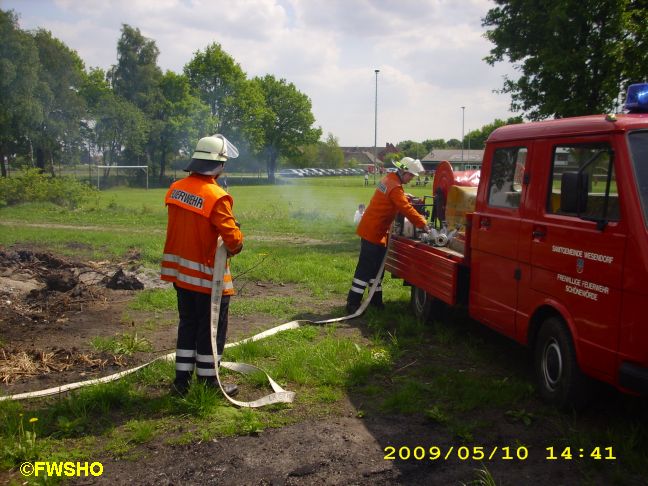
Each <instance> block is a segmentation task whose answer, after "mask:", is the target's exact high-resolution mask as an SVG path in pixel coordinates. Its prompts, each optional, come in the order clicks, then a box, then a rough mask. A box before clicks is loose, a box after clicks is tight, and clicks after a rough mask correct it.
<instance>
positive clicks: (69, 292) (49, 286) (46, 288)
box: [0, 250, 144, 325]
mask: <svg viewBox="0 0 648 486" xmlns="http://www.w3.org/2000/svg"><path fill="white" fill-rule="evenodd" d="M0 269H1V270H0V303H2V304H3V308H4V310H5V312H4V313H3V315H2V316H0V322H4V323H6V324H16V325H26V324H28V323H53V322H56V321H58V320H59V319H61V318H62V317H63V316H64V315H65V314H66V313H67V312H70V311H83V309H84V306H87V305H89V304H92V303H96V302H99V301H101V300H104V299H105V292H104V289H105V288H109V289H124V290H140V289H143V288H144V283H143V282H142V281H140V279H139V278H138V276H137V275H136V274H135V273H134V272H132V271H127V270H124V268H122V266H121V265H120V264H114V263H110V262H86V263H82V262H78V261H72V260H66V259H63V258H61V257H58V256H54V255H52V254H50V253H43V252H35V251H31V250H17V251H14V250H0Z"/></svg>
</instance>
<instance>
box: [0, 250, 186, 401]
mask: <svg viewBox="0 0 648 486" xmlns="http://www.w3.org/2000/svg"><path fill="white" fill-rule="evenodd" d="M127 257H128V260H127V261H125V262H122V263H114V262H108V261H103V262H92V261H87V262H81V261H77V260H72V259H68V258H64V257H60V256H57V255H53V254H51V253H48V252H39V251H34V250H30V249H19V250H11V249H0V304H1V307H2V310H3V311H2V313H0V392H1V393H6V394H13V393H21V392H23V391H33V390H36V389H42V388H47V387H49V386H58V385H61V384H64V383H69V382H71V381H77V380H80V379H88V378H94V377H96V376H98V375H105V374H109V373H112V372H115V371H118V370H120V369H123V368H124V367H127V366H131V365H133V364H135V363H138V362H142V361H144V360H145V359H147V358H148V357H149V356H148V354H150V353H143V354H140V355H135V356H129V357H125V356H120V355H114V354H112V353H108V352H98V351H96V350H94V349H93V348H92V345H91V341H92V339H93V338H96V337H97V336H101V337H113V336H114V335H115V334H119V333H124V332H127V331H128V329H127V328H128V326H129V323H124V322H123V319H122V314H123V311H124V308H125V306H126V304H127V303H128V301H129V300H130V299H131V298H132V296H133V295H134V291H136V290H141V289H144V288H147V287H156V286H161V285H163V284H162V283H161V282H160V281H159V280H158V279H156V278H152V277H151V275H150V271H149V272H147V271H145V270H144V269H142V268H141V266H140V265H139V264H137V261H136V258H138V257H139V255H135V254H129V255H127ZM130 324H131V325H134V323H130ZM125 327H126V329H125ZM162 334H163V336H162V337H161V338H160V342H155V343H154V346H153V347H154V349H160V347H158V346H161V348H162V349H169V348H171V347H172V345H173V333H172V332H169V330H168V329H164V330H163V331H162Z"/></svg>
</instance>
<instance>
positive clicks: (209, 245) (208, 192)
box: [161, 173, 243, 295]
mask: <svg viewBox="0 0 648 486" xmlns="http://www.w3.org/2000/svg"><path fill="white" fill-rule="evenodd" d="M164 202H165V204H166V205H167V207H168V211H169V221H168V225H167V236H166V242H165V244H164V254H163V256H162V271H161V274H162V275H161V278H162V280H166V281H167V282H173V283H175V284H176V285H177V286H178V287H182V288H185V289H188V290H193V291H195V292H201V293H204V294H211V286H212V274H213V267H214V257H215V254H216V243H217V240H218V237H219V236H220V237H221V238H223V243H224V244H225V247H226V248H227V250H228V251H229V253H231V254H236V253H238V252H239V251H241V248H242V247H243V234H242V233H241V231H240V230H239V228H238V227H237V226H236V220H235V219H234V215H233V214H232V205H233V204H234V201H233V199H232V196H230V195H229V194H227V193H226V192H225V191H224V190H223V189H222V188H220V187H219V186H218V185H217V184H216V181H215V179H214V178H213V177H211V176H206V175H202V174H196V173H191V174H190V175H189V176H188V177H185V178H184V179H182V180H180V181H177V182H174V183H173V184H172V185H171V187H170V188H169V190H168V191H167V194H166V197H165V200H164ZM234 293H235V291H234V285H233V283H232V275H231V273H230V271H229V260H228V262H227V268H226V270H225V276H224V277H223V295H233V294H234Z"/></svg>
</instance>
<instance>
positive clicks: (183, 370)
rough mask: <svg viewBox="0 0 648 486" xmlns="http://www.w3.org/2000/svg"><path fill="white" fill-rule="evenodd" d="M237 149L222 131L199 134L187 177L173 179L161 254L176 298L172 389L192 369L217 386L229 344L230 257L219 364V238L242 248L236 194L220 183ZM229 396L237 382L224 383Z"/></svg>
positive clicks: (233, 249)
mask: <svg viewBox="0 0 648 486" xmlns="http://www.w3.org/2000/svg"><path fill="white" fill-rule="evenodd" d="M237 156H238V150H237V149H236V147H234V146H233V145H232V144H231V143H230V142H229V141H228V140H227V139H226V138H225V137H223V136H222V135H214V136H211V137H205V138H201V139H200V140H199V141H198V144H197V145H196V150H195V151H194V154H193V155H192V158H191V162H190V163H189V165H188V166H187V168H186V169H185V171H187V172H189V173H190V174H189V176H188V177H185V178H184V179H181V180H179V181H177V182H174V183H173V184H172V185H171V187H170V188H169V190H168V192H167V194H166V198H165V203H166V205H167V207H168V211H169V220H168V225H167V235H166V243H165V244H164V255H163V257H162V272H161V273H162V280H166V281H168V282H172V283H173V286H174V287H175V289H176V293H177V297H178V313H179V315H180V322H179V324H178V344H177V349H176V376H175V381H174V382H173V386H172V388H171V392H172V393H174V394H177V395H180V396H183V395H185V394H186V393H187V391H188V390H189V385H190V383H191V377H192V375H193V371H194V368H195V369H196V375H197V376H198V380H199V381H201V382H203V383H205V384H206V385H207V386H210V387H214V388H218V383H217V382H216V378H215V377H216V368H215V366H218V365H220V356H221V355H222V354H223V349H224V348H225V338H226V334H227V321H228V310H229V299H230V296H231V295H233V294H234V285H233V284H232V275H231V274H230V271H229V259H228V262H227V267H226V270H225V275H224V277H223V295H222V300H221V306H220V314H219V318H218V343H217V348H218V349H217V351H218V353H217V354H218V363H215V360H214V356H213V352H212V345H211V332H210V327H211V323H210V313H211V291H212V278H213V275H212V273H213V270H212V268H213V265H214V257H215V253H216V244H217V240H218V237H219V236H220V237H221V238H222V239H223V243H224V244H225V248H227V252H228V255H229V256H231V255H236V254H237V253H239V252H240V251H241V249H242V248H243V234H242V233H241V230H240V229H239V224H238V222H237V221H236V219H234V215H233V214H232V205H233V204H234V201H233V199H232V196H230V195H229V194H227V192H225V190H224V189H222V188H221V187H219V186H218V185H217V184H216V179H218V177H219V176H220V175H221V174H222V173H223V171H224V166H225V161H226V160H227V159H228V158H236V157H237ZM223 388H224V389H225V392H226V393H227V394H228V395H234V394H235V393H236V392H237V391H238V390H237V387H236V385H223Z"/></svg>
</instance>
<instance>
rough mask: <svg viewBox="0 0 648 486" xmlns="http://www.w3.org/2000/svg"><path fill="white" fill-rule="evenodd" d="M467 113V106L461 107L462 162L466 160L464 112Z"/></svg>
mask: <svg viewBox="0 0 648 486" xmlns="http://www.w3.org/2000/svg"><path fill="white" fill-rule="evenodd" d="M465 113H466V107H465V106H462V107H461V163H462V164H463V161H464V114H465Z"/></svg>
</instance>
